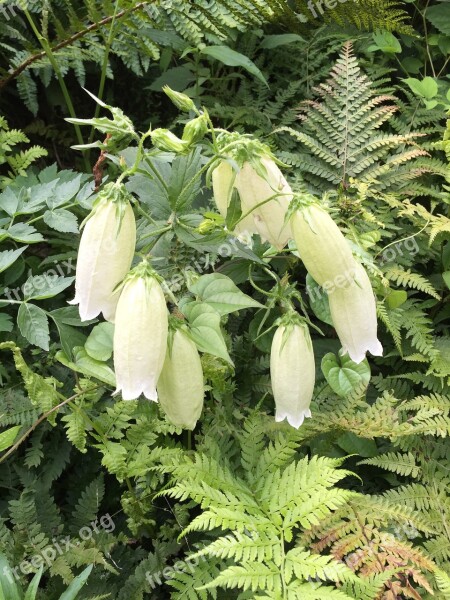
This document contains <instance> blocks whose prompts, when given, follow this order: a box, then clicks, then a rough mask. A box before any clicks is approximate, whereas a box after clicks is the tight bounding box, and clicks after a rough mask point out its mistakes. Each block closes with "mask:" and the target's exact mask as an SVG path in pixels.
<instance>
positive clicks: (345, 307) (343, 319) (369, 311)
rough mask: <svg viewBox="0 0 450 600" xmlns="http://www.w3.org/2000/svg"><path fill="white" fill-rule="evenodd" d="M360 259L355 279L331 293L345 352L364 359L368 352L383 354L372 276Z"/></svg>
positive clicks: (355, 359)
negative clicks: (378, 337)
mask: <svg viewBox="0 0 450 600" xmlns="http://www.w3.org/2000/svg"><path fill="white" fill-rule="evenodd" d="M355 263H356V268H355V276H354V279H353V281H352V282H351V283H350V284H349V285H347V286H346V287H337V286H336V287H335V288H333V290H332V291H331V292H330V293H329V295H328V299H329V303H330V312H331V318H332V320H333V325H334V327H335V329H336V332H337V334H338V336H339V340H340V342H341V344H342V350H343V352H344V353H346V352H348V354H349V356H350V358H351V359H352V361H353V362H355V363H360V362H362V361H363V360H364V358H365V356H366V352H367V351H369V352H370V353H371V354H373V355H374V356H382V354H383V347H382V345H381V343H380V342H379V341H378V339H377V311H376V303H375V296H374V293H373V290H372V285H371V283H370V279H369V277H368V275H367V273H366V271H365V269H364V267H363V266H362V265H360V264H359V263H357V262H356V261H355Z"/></svg>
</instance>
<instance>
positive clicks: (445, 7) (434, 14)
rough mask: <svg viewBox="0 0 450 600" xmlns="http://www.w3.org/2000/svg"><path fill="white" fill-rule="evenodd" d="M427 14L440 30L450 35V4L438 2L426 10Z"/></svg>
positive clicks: (429, 19)
mask: <svg viewBox="0 0 450 600" xmlns="http://www.w3.org/2000/svg"><path fill="white" fill-rule="evenodd" d="M425 16H426V18H427V19H428V21H430V23H431V24H432V25H434V26H435V27H436V29H437V30H438V31H440V32H441V33H443V34H444V35H450V4H449V3H448V2H438V3H437V4H435V5H434V6H430V7H428V8H427V9H426V11H425Z"/></svg>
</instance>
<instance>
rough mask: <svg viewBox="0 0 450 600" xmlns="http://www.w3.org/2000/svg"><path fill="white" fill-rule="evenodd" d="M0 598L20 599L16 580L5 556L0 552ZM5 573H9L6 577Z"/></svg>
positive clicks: (7, 599) (8, 599) (0, 599)
mask: <svg viewBox="0 0 450 600" xmlns="http://www.w3.org/2000/svg"><path fill="white" fill-rule="evenodd" d="M0 573H1V577H0V600H21V598H22V594H21V592H20V589H19V587H18V585H17V584H16V582H15V581H14V575H13V572H12V569H11V567H10V566H9V564H8V561H7V560H6V556H5V555H4V554H2V553H1V552H0ZM7 575H10V577H8V576H7Z"/></svg>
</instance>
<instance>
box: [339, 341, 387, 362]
mask: <svg viewBox="0 0 450 600" xmlns="http://www.w3.org/2000/svg"><path fill="white" fill-rule="evenodd" d="M347 352H348V355H349V356H350V358H351V359H352V361H353V362H354V363H356V364H357V365H358V364H359V363H361V362H362V361H363V360H364V359H365V358H366V352H370V354H372V356H383V346H382V345H381V343H380V341H379V340H375V341H373V342H370V343H368V344H364V346H361V347H360V348H344V347H343V348H342V353H343V354H346V353H347Z"/></svg>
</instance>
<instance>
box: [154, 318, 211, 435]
mask: <svg viewBox="0 0 450 600" xmlns="http://www.w3.org/2000/svg"><path fill="white" fill-rule="evenodd" d="M157 389H158V400H159V403H160V404H161V407H162V409H163V411H164V412H165V413H166V415H167V418H168V419H169V421H170V422H171V423H173V424H174V425H177V426H178V427H183V428H184V429H191V430H192V429H194V428H195V425H196V424H197V421H198V419H199V418H200V415H201V413H202V409H203V396H204V385H203V370H202V364H201V361H200V356H199V353H198V350H197V347H196V345H195V344H194V342H193V341H192V340H191V339H190V338H189V337H188V336H187V335H186V333H184V332H183V331H182V330H181V329H177V330H176V331H175V333H174V334H173V338H172V345H171V347H170V345H169V346H168V348H167V352H166V358H165V360H164V365H163V368H162V371H161V375H160V376H159V380H158V386H157Z"/></svg>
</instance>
